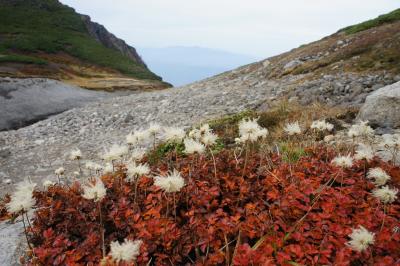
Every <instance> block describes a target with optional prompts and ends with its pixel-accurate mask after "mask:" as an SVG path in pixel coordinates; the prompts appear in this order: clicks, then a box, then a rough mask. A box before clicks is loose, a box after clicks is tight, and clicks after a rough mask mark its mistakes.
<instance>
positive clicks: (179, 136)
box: [164, 127, 186, 142]
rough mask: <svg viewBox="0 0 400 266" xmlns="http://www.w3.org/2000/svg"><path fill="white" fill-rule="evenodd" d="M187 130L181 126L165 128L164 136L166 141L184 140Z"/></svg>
mask: <svg viewBox="0 0 400 266" xmlns="http://www.w3.org/2000/svg"><path fill="white" fill-rule="evenodd" d="M185 135H186V133H185V130H184V129H183V128H180V127H166V128H164V138H165V140H166V141H172V142H175V141H182V140H183V139H184V138H185Z"/></svg>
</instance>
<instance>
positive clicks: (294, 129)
mask: <svg viewBox="0 0 400 266" xmlns="http://www.w3.org/2000/svg"><path fill="white" fill-rule="evenodd" d="M283 130H284V131H285V132H286V134H288V135H289V136H293V135H297V134H301V128H300V125H299V122H298V121H296V122H293V123H288V124H286V125H285V127H284V128H283Z"/></svg>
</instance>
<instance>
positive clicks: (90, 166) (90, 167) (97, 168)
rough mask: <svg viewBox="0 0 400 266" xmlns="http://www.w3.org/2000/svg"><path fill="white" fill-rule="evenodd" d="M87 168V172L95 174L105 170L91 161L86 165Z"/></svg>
mask: <svg viewBox="0 0 400 266" xmlns="http://www.w3.org/2000/svg"><path fill="white" fill-rule="evenodd" d="M85 168H86V169H87V170H90V171H95V172H99V171H101V170H103V166H101V165H100V164H98V163H95V162H91V161H88V162H86V163H85Z"/></svg>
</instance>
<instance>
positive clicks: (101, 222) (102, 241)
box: [98, 201, 106, 258]
mask: <svg viewBox="0 0 400 266" xmlns="http://www.w3.org/2000/svg"><path fill="white" fill-rule="evenodd" d="M98 208H99V217H100V235H101V249H102V252H103V258H105V257H106V248H105V245H104V225H103V215H102V214H101V202H100V201H99V203H98Z"/></svg>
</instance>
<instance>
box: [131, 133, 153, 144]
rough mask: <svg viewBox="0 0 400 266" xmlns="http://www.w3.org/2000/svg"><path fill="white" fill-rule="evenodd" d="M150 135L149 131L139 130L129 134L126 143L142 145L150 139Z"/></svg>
mask: <svg viewBox="0 0 400 266" xmlns="http://www.w3.org/2000/svg"><path fill="white" fill-rule="evenodd" d="M149 136H150V133H149V131H147V130H137V131H135V132H133V134H132V133H129V134H128V135H127V136H126V143H128V144H129V145H140V144H142V143H143V142H146V141H147V140H148V139H149Z"/></svg>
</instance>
